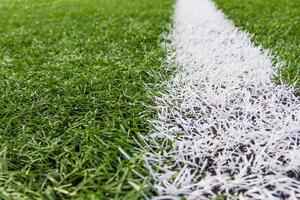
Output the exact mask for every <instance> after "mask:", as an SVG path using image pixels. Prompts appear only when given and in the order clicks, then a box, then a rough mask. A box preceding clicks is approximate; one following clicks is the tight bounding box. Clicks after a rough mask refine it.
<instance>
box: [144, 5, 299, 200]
mask: <svg viewBox="0 0 300 200" xmlns="http://www.w3.org/2000/svg"><path fill="white" fill-rule="evenodd" d="M171 38H172V41H173V44H172V45H170V47H169V62H170V63H177V64H178V65H179V66H180V67H181V68H180V70H179V72H178V73H177V74H176V75H175V76H174V78H173V79H172V80H171V81H168V82H166V83H165V84H166V85H167V88H168V92H166V93H162V94H161V95H159V96H157V106H156V109H157V111H158V112H159V117H158V119H157V120H153V121H152V125H153V126H154V131H153V132H152V133H151V135H150V137H149V136H146V137H145V138H146V139H147V140H148V143H149V145H150V146H151V149H152V151H149V152H148V153H147V154H146V155H145V160H146V163H147V166H148V168H149V170H150V172H151V174H152V176H153V179H154V187H155V188H156V191H157V192H158V196H157V197H156V198H157V199H181V197H182V198H183V199H185V198H186V199H195V200H197V199H284V198H290V199H299V198H300V180H299V173H300V171H299V169H300V163H299V160H300V157H299V156H300V138H299V133H300V101H299V99H298V98H297V97H296V96H295V95H294V94H293V93H292V92H291V91H290V90H289V89H288V88H287V87H285V86H284V85H277V84H275V83H273V81H272V78H273V76H274V68H277V67H279V65H280V63H278V62H276V64H275V63H273V62H272V60H273V58H272V57H271V56H270V55H269V54H268V53H267V52H266V51H264V50H263V49H261V48H260V47H256V46H255V45H254V44H253V43H252V42H251V40H250V37H249V35H248V34H247V33H245V32H243V31H239V30H238V29H236V28H235V27H234V26H233V24H232V23H231V22H230V21H229V20H227V19H226V17H225V16H224V15H223V13H222V12H221V11H219V10H217V9H216V7H215V5H214V4H213V3H212V2H211V1H210V0H178V2H177V5H176V10H175V16H174V30H173V32H172V35H171ZM174 47H175V48H176V50H175V51H173V48H174Z"/></svg>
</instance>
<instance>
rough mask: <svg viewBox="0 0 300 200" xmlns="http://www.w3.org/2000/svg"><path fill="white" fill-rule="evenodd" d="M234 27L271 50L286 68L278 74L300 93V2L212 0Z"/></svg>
mask: <svg viewBox="0 0 300 200" xmlns="http://www.w3.org/2000/svg"><path fill="white" fill-rule="evenodd" d="M215 2H216V4H217V6H218V7H219V8H220V9H221V10H222V11H223V12H225V14H226V15H227V16H228V17H229V18H230V19H232V20H233V21H234V23H235V25H236V26H237V27H240V28H242V29H245V30H247V31H248V32H250V33H251V34H253V40H254V42H255V43H256V44H260V45H262V46H263V47H264V48H267V49H270V50H271V51H272V52H273V53H274V54H275V55H276V56H278V58H279V59H281V60H283V61H284V62H285V67H284V68H282V69H280V70H279V73H278V74H279V76H280V77H281V78H282V79H283V80H284V81H285V83H287V84H288V85H293V86H295V90H296V92H297V93H298V94H300V42H299V41H300V1H299V0H264V1H262V0H251V1H248V0H215Z"/></svg>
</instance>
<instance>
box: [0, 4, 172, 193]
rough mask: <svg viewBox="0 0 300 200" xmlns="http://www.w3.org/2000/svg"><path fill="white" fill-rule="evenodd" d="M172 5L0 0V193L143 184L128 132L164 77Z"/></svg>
mask: <svg viewBox="0 0 300 200" xmlns="http://www.w3.org/2000/svg"><path fill="white" fill-rule="evenodd" d="M172 2H173V1H172V0H164V1H161V0H151V1H148V0H133V1H124V0H76V1H73V0H60V1H58V0H57V1H54V0H20V1H10V0H2V1H0V27H1V28H0V77H1V81H0V87H1V90H0V95H1V98H0V110H1V111H0V125H1V127H0V155H1V160H0V169H1V171H0V198H3V199H7V198H9V197H10V198H13V199H22V198H28V199H32V198H45V199H47V198H48V199H51V198H52V199H54V198H68V197H73V198H82V199H89V198H93V197H94V198H96V199H107V198H121V199H124V198H125V199H129V198H139V197H141V195H142V192H147V191H148V188H146V187H144V186H145V184H144V182H143V181H142V180H140V178H138V177H137V176H136V175H135V174H133V172H132V169H133V168H134V169H135V170H137V171H139V172H140V173H143V171H142V169H141V162H140V160H139V159H140V158H139V156H138V154H139V153H138V151H136V150H135V148H134V147H136V144H135V142H134V140H133V138H132V137H138V135H137V134H138V133H142V134H144V133H146V132H148V128H147V126H146V120H147V119H148V118H149V116H151V113H149V112H145V111H146V110H147V107H146V106H148V105H150V104H151V103H152V99H151V98H150V97H149V95H148V93H149V92H155V91H154V84H156V83H158V82H159V81H160V79H162V78H163V77H165V75H167V74H166V73H165V72H164V71H163V70H162V68H161V64H162V62H161V60H163V57H164V55H165V52H164V50H163V49H162V48H161V42H162V40H161V38H160V35H161V34H162V33H163V32H164V31H166V30H167V29H166V28H167V24H168V23H169V22H170V17H171V13H172V9H171V5H172ZM153 72H155V73H156V74H157V75H156V76H155V75H153ZM120 147H121V148H122V149H123V150H124V151H125V152H127V153H128V154H129V155H131V156H132V159H130V160H127V159H124V158H123V157H122V154H121V153H120V151H119V148H120Z"/></svg>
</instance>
